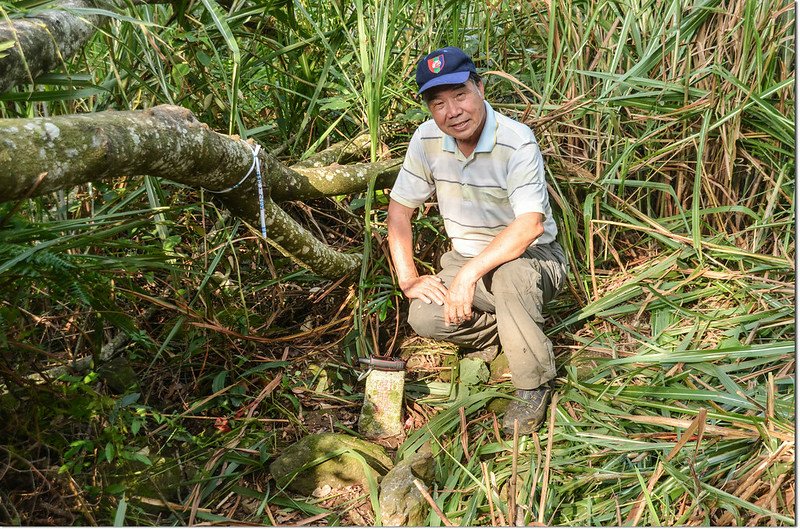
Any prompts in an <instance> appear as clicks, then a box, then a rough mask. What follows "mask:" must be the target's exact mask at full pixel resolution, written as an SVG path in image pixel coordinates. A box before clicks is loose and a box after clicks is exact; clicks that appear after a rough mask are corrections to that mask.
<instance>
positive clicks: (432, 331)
mask: <svg viewBox="0 0 800 529" xmlns="http://www.w3.org/2000/svg"><path fill="white" fill-rule="evenodd" d="M443 310H444V309H443V308H442V306H441V305H437V304H435V303H425V302H424V301H420V300H419V299H412V300H411V303H410V304H409V307H408V323H409V325H411V328H412V329H414V332H415V333H417V334H418V335H420V336H423V337H425V338H436V337H437V336H438V335H439V333H440V331H441V329H440V327H441V324H440V323H439V322H440V320H441V319H442V317H441V314H437V313H436V311H439V312H442V311H443Z"/></svg>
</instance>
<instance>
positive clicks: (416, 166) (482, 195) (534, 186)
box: [389, 101, 557, 257]
mask: <svg viewBox="0 0 800 529" xmlns="http://www.w3.org/2000/svg"><path fill="white" fill-rule="evenodd" d="M484 105H485V107H486V122H485V124H484V127H483V131H482V132H481V136H480V138H479V140H478V144H477V146H476V147H475V151H474V152H473V153H472V154H471V155H470V156H468V157H464V155H463V154H462V153H461V151H460V150H459V149H458V147H457V145H456V140H455V138H453V137H452V136H448V135H447V134H444V133H443V132H442V131H441V130H439V127H438V126H437V125H436V123H435V122H434V121H433V120H432V119H431V120H428V121H426V122H425V123H423V124H422V125H420V127H419V128H418V129H417V131H416V132H415V133H414V135H413V136H412V137H411V142H410V143H409V145H408V151H407V152H406V157H405V160H404V161H403V167H402V168H401V169H400V172H399V174H398V175H397V180H396V181H395V184H394V187H393V188H392V192H391V194H390V195H389V196H390V197H391V198H392V199H393V200H395V201H396V202H399V203H400V204H402V205H404V206H407V207H410V208H416V207H418V206H420V205H422V203H423V202H425V201H426V200H427V199H428V198H429V197H430V196H431V195H433V193H434V192H436V198H437V200H438V203H439V211H440V212H441V214H442V217H443V218H444V226H445V230H446V231H447V235H448V237H450V239H451V240H452V242H453V249H454V250H455V251H457V252H458V253H460V254H461V255H463V256H465V257H474V256H476V255H478V254H479V253H480V252H481V251H483V249H484V248H486V246H487V245H488V244H489V243H490V242H491V241H492V239H494V237H495V236H496V235H497V234H498V233H500V232H501V231H502V230H503V229H504V228H505V227H506V226H508V225H509V224H510V223H511V222H512V221H513V220H514V219H515V218H516V217H517V216H519V215H522V214H523V213H542V214H543V215H544V218H545V222H544V233H543V234H542V235H541V237H539V238H538V239H536V241H534V243H533V244H547V243H550V242H552V241H554V240H555V238H556V233H557V230H556V224H555V222H554V221H553V213H552V210H551V209H550V199H549V196H548V194H547V184H546V182H545V175H544V161H543V160H542V153H541V151H540V150H539V145H538V143H537V142H536V136H534V134H533V132H532V131H531V129H530V128H528V127H527V126H526V125H523V124H522V123H520V122H518V121H515V120H513V119H511V118H508V117H506V116H503V115H502V114H497V113H495V111H494V109H492V107H491V106H490V105H489V103H487V102H486V101H484Z"/></svg>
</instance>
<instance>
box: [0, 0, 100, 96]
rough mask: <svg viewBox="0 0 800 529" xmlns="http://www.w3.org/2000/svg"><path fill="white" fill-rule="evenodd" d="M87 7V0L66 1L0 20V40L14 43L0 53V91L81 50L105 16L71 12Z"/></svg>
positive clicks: (50, 67) (43, 70)
mask: <svg viewBox="0 0 800 529" xmlns="http://www.w3.org/2000/svg"><path fill="white" fill-rule="evenodd" d="M87 7H95V5H94V3H93V2H91V1H90V0H67V1H65V2H63V3H61V4H60V5H59V6H58V8H56V9H48V10H45V11H42V12H40V13H37V14H35V15H33V16H30V17H25V18H15V19H11V20H3V21H0V43H2V42H8V41H10V42H13V43H14V47H13V48H10V49H8V50H6V51H5V52H4V53H5V56H0V92H5V91H6V90H8V89H9V88H11V87H13V86H16V85H18V84H24V83H32V82H33V81H34V80H35V79H36V78H37V77H38V76H40V75H41V74H43V73H47V72H50V71H51V70H54V69H56V68H58V67H60V66H62V65H63V64H64V63H65V62H66V61H68V60H69V59H71V58H72V57H73V56H75V55H76V54H77V53H78V52H79V51H80V50H82V49H83V47H84V46H85V45H86V43H87V42H88V41H89V39H90V38H91V37H92V35H93V34H94V32H95V30H96V29H97V26H98V25H99V24H101V22H102V20H103V19H104V18H105V17H102V16H100V15H81V16H79V15H77V14H74V13H72V12H70V9H74V8H87Z"/></svg>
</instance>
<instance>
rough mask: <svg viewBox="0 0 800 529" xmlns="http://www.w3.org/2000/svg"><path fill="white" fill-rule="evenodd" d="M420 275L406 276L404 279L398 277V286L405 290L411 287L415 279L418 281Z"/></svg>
mask: <svg viewBox="0 0 800 529" xmlns="http://www.w3.org/2000/svg"><path fill="white" fill-rule="evenodd" d="M418 277H419V276H418V275H416V276H408V277H404V278H402V279H401V278H399V277H398V278H397V286H399V287H400V290H403V291H405V290H406V289H407V288H408V287H410V286H411V285H413V284H414V281H416V280H417V278H418Z"/></svg>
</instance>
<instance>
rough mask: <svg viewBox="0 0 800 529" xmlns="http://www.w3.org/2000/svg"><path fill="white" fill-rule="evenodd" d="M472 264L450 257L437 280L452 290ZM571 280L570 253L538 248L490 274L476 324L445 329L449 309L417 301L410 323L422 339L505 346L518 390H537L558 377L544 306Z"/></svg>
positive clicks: (479, 297)
mask: <svg viewBox="0 0 800 529" xmlns="http://www.w3.org/2000/svg"><path fill="white" fill-rule="evenodd" d="M468 260H469V258H467V257H464V256H462V255H461V254H459V253H457V252H455V251H450V252H447V253H446V254H444V255H443V256H442V262H441V264H442V271H441V272H439V273H438V274H437V275H438V276H439V277H441V278H442V280H443V281H444V284H445V285H446V286H448V287H449V286H450V282H451V281H452V280H453V278H454V277H455V275H456V273H458V271H459V270H460V269H461V267H462V266H464V264H465V263H466V262H467V261H468ZM566 275H567V266H566V260H565V259H564V251H563V250H562V249H561V246H560V245H559V244H558V243H557V242H552V243H550V244H544V245H535V246H533V247H531V248H529V249H528V250H527V251H526V252H525V253H524V254H523V255H522V256H521V257H519V258H518V259H514V260H513V261H509V262H507V263H504V264H502V265H500V266H499V267H497V268H495V269H494V270H493V271H491V272H489V273H488V274H486V275H485V276H483V278H481V280H480V281H478V284H477V285H476V287H475V298H474V300H473V302H472V305H473V307H474V308H475V309H476V310H475V311H474V312H473V315H472V319H470V320H469V321H466V322H464V323H462V324H460V325H445V323H444V308H443V307H442V306H440V305H437V304H435V303H431V304H427V303H425V302H424V301H420V300H419V299H414V300H412V301H411V306H410V307H409V314H408V322H409V323H410V324H411V327H412V328H413V329H414V331H415V332H416V333H417V334H419V335H420V336H425V337H427V338H433V339H435V340H444V341H448V342H452V343H455V344H457V345H462V346H468V347H474V348H477V349H482V348H484V347H487V346H490V345H495V344H497V343H498V342H499V344H500V345H501V347H502V349H503V351H504V352H505V354H506V356H507V357H508V363H509V368H510V370H511V380H512V382H513V383H514V386H515V387H516V388H517V389H534V388H537V387H539V386H540V385H542V384H544V383H545V382H548V381H549V380H551V379H553V378H555V376H556V366H555V359H554V358H553V344H552V343H551V342H550V339H549V338H548V337H547V336H546V335H545V334H544V331H543V330H542V325H543V324H544V316H543V315H542V308H543V307H544V304H545V303H547V302H548V301H550V300H551V299H553V297H555V295H556V294H557V293H558V291H559V289H560V288H561V286H562V285H563V284H564V280H565V279H566Z"/></svg>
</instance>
